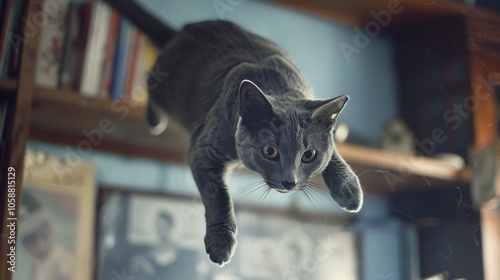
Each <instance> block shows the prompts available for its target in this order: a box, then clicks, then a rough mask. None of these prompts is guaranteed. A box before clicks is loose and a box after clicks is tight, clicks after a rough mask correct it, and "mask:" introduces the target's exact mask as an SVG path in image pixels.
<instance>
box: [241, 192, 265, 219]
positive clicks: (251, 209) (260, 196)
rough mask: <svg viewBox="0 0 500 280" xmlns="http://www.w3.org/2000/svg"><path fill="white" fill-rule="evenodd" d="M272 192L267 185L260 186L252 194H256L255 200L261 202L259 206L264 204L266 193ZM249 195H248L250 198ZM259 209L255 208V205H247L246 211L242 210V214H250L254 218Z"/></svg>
mask: <svg viewBox="0 0 500 280" xmlns="http://www.w3.org/2000/svg"><path fill="white" fill-rule="evenodd" d="M269 191H270V188H269V186H267V184H263V185H259V186H258V188H255V189H254V190H253V191H252V192H251V194H255V196H254V197H255V200H256V201H258V202H259V206H260V204H261V203H262V199H263V198H264V197H265V195H266V193H267V192H269ZM248 196H249V195H247V197H248ZM258 208H259V207H257V208H255V207H254V206H253V203H251V202H250V203H246V205H245V207H244V209H243V210H242V212H241V213H242V214H248V216H249V217H252V216H254V215H255V214H256V212H257V210H258Z"/></svg>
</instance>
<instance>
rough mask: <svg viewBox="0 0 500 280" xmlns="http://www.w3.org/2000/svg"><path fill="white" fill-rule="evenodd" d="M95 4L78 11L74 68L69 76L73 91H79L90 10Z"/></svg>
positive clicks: (86, 4)
mask: <svg viewBox="0 0 500 280" xmlns="http://www.w3.org/2000/svg"><path fill="white" fill-rule="evenodd" d="M94 5H95V2H86V3H84V4H83V5H82V6H80V8H79V9H78V13H79V16H78V20H79V25H78V27H79V29H78V34H79V35H78V39H77V42H76V44H75V45H76V46H75V50H74V52H75V53H74V56H75V58H74V66H73V69H72V73H71V76H70V83H71V84H70V86H69V87H70V88H71V89H74V90H78V89H80V83H81V78H82V71H83V63H84V59H85V51H86V47H87V37H88V35H89V28H90V21H91V16H92V10H93V7H94Z"/></svg>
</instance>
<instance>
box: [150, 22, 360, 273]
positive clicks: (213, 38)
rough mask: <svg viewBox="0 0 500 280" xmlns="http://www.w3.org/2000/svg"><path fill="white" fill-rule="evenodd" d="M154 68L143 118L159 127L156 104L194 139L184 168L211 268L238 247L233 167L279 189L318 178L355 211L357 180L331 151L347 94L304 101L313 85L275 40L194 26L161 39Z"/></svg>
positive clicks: (220, 25)
mask: <svg viewBox="0 0 500 280" xmlns="http://www.w3.org/2000/svg"><path fill="white" fill-rule="evenodd" d="M155 71H161V72H162V73H164V72H167V73H168V77H167V78H165V79H164V80H162V81H157V80H158V79H156V82H158V83H154V82H155V81H153V80H152V78H150V82H149V84H150V85H152V84H155V85H156V86H155V87H154V88H153V87H152V88H150V108H149V110H150V111H149V112H148V119H149V115H153V117H152V120H151V121H150V124H151V125H153V126H155V125H157V124H158V123H159V121H158V120H159V119H161V116H160V117H156V118H155V117H154V115H155V111H158V108H161V110H163V112H161V113H162V114H163V113H165V114H167V115H168V116H169V117H171V118H174V119H176V120H177V121H179V122H181V123H182V124H183V125H184V126H185V127H186V128H187V129H188V130H189V132H190V133H191V148H190V152H189V164H190V167H191V171H192V173H193V177H194V179H195V182H196V184H197V186H198V189H199V191H200V194H201V197H202V200H203V203H204V206H205V217H206V229H207V231H206V235H205V246H206V250H207V253H208V254H209V256H210V259H211V260H212V261H213V262H215V263H218V264H221V265H222V264H224V263H226V262H228V261H229V260H230V259H231V256H232V254H233V253H234V250H235V248H236V232H237V230H236V220H235V216H234V210H233V204H232V201H231V198H230V195H229V191H228V185H227V180H226V178H227V175H228V172H230V169H231V164H232V163H234V162H242V163H243V164H244V165H245V166H246V167H247V168H249V169H250V170H253V171H255V172H258V173H259V174H261V175H262V177H263V178H264V179H265V181H266V182H267V184H268V185H269V187H271V188H274V189H276V190H278V191H280V192H290V191H294V190H297V189H300V188H303V187H306V185H307V180H308V179H309V178H310V177H311V176H313V175H316V174H319V173H322V174H323V177H324V179H325V182H326V183H327V186H328V188H329V190H330V194H331V196H332V197H333V199H334V200H335V201H336V202H337V203H338V204H339V205H341V206H342V207H343V208H344V209H346V210H347V211H351V212H357V211H359V209H360V208H361V205H362V201H363V195H362V191H361V188H360V184H359V181H358V178H357V177H356V175H355V174H354V173H353V172H352V170H351V168H350V167H349V166H348V165H347V164H346V163H345V162H344V160H343V159H342V158H341V157H340V156H339V155H338V153H337V151H336V150H335V144H334V142H333V135H332V129H333V126H334V125H335V120H336V119H335V118H336V117H337V115H338V113H340V111H341V110H342V108H343V107H344V105H345V104H346V102H347V100H348V97H347V96H341V97H337V98H334V99H331V100H326V101H315V100H310V98H311V97H312V96H311V88H310V87H309V86H308V85H307V83H306V81H305V80H304V78H303V77H302V75H301V74H300V72H299V70H298V69H297V68H296V66H295V65H294V64H293V63H292V61H291V60H290V58H288V56H287V55H286V54H285V53H284V52H283V51H282V50H281V49H280V48H279V47H277V46H276V45H275V44H273V43H271V42H269V41H267V40H265V39H263V38H261V37H258V36H256V35H254V34H251V33H249V32H247V31H244V30H243V29H241V28H240V27H238V26H236V25H234V24H232V23H229V22H225V21H208V22H202V23H197V24H191V25H187V26H186V27H184V28H183V29H182V30H181V31H179V32H178V33H177V34H176V35H175V36H174V37H173V38H172V39H171V41H169V43H167V45H166V46H165V48H164V49H163V51H162V52H161V54H160V57H159V58H158V61H157V64H156V66H155ZM162 114H160V115H162ZM156 115H158V114H156ZM332 116H333V117H334V118H332ZM266 145H269V146H274V147H276V148H277V149H278V151H279V157H278V158H277V159H274V160H270V159H267V158H265V157H264V156H263V154H262V149H263V147H264V146H266ZM307 149H315V150H316V151H317V156H316V159H315V160H313V161H312V162H310V163H304V162H302V161H301V158H302V154H303V153H304V152H305V151H306V150H307ZM282 182H295V183H296V185H295V186H293V187H290V186H291V185H288V186H287V187H285V186H284V184H282Z"/></svg>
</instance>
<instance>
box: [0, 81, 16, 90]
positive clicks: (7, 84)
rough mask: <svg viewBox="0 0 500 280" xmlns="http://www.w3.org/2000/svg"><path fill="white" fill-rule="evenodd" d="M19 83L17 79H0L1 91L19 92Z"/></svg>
mask: <svg viewBox="0 0 500 280" xmlns="http://www.w3.org/2000/svg"><path fill="white" fill-rule="evenodd" d="M17 85H18V82H17V80H16V79H10V78H8V79H4V78H1V79H0V90H8V91H15V90H17Z"/></svg>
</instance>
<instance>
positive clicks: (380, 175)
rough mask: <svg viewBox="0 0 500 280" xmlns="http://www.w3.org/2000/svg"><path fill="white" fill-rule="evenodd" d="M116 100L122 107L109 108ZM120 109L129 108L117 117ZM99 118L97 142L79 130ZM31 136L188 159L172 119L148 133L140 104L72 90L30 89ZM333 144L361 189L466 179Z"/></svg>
mask: <svg viewBox="0 0 500 280" xmlns="http://www.w3.org/2000/svg"><path fill="white" fill-rule="evenodd" d="M113 104H114V105H113ZM118 106H120V111H118V110H114V109H113V108H118ZM123 110H128V111H129V113H128V114H127V116H126V117H124V118H121V117H123V116H124V112H123ZM103 119H109V120H110V121H111V122H112V124H113V125H114V126H115V127H116V128H115V130H114V131H113V132H111V133H102V137H103V139H102V141H101V142H100V143H97V142H99V141H97V140H99V139H98V137H97V136H94V137H97V138H92V139H95V140H94V142H95V143H92V139H90V138H88V137H87V136H86V135H85V134H84V133H83V132H82V131H83V130H86V131H87V132H89V131H94V132H95V133H97V134H98V132H96V129H97V130H99V124H100V122H101V121H102V120H103ZM97 134H93V135H97ZM87 135H88V133H87ZM30 138H31V139H35V140H42V141H48V142H53V143H58V144H63V145H68V146H69V147H71V149H73V150H74V151H75V152H78V145H79V144H81V145H87V146H88V145H89V143H91V145H92V146H91V147H92V149H95V150H99V151H105V152H112V153H120V154H124V155H129V156H139V157H146V158H152V159H156V160H161V161H174V162H177V163H180V164H185V163H186V158H187V157H186V154H187V151H188V148H189V136H188V134H187V132H186V131H185V130H184V129H183V128H182V127H181V126H180V125H178V124H176V123H174V122H171V123H170V124H169V127H168V129H167V131H166V132H165V133H163V134H162V135H161V136H153V135H150V134H149V131H148V127H147V125H146V121H145V119H144V109H143V108H137V107H136V108H134V107H131V106H129V105H127V104H125V103H122V102H117V101H111V100H107V99H95V98H87V97H83V96H82V95H80V94H79V93H78V92H75V91H67V90H50V89H44V88H38V87H36V88H35V90H34V97H33V108H32V114H31V123H30ZM82 142H87V143H85V144H82ZM82 148H85V147H83V146H82ZM337 148H338V150H339V152H340V154H341V155H342V156H343V157H344V158H345V159H346V161H347V162H348V163H349V164H351V165H352V167H353V169H354V170H355V171H356V173H357V174H359V175H360V179H361V182H362V183H363V185H364V188H365V191H368V192H370V193H390V192H393V191H403V190H409V189H418V188H419V187H431V188H433V187H442V186H450V185H453V184H462V183H466V182H467V181H468V180H469V172H468V169H464V170H462V169H456V168H454V167H452V166H450V165H448V164H446V163H444V162H441V161H438V160H435V159H431V158H425V157H408V156H401V155H398V154H393V153H389V152H385V151H380V150H376V149H373V148H367V147H362V146H357V145H351V144H338V145H337ZM389 172H390V173H391V174H390V175H389V174H388V173H389ZM391 176H392V177H391ZM395 176H398V177H397V179H398V180H402V182H396V183H395V184H394V185H391V184H390V183H389V182H388V180H389V179H388V178H396V177H395ZM401 178H402V179H401ZM398 180H396V181H398ZM315 181H316V182H318V183H321V178H315Z"/></svg>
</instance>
